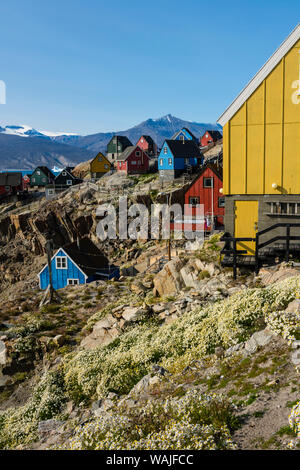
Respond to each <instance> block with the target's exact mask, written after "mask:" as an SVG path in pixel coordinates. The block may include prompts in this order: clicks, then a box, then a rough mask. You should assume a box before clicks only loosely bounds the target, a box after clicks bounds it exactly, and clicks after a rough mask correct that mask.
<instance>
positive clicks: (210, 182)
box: [203, 178, 214, 188]
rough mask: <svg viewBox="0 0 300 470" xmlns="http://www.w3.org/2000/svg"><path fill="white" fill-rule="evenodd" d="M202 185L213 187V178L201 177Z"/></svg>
mask: <svg viewBox="0 0 300 470" xmlns="http://www.w3.org/2000/svg"><path fill="white" fill-rule="evenodd" d="M203 187H204V188H213V187H214V179H213V178H204V179H203Z"/></svg>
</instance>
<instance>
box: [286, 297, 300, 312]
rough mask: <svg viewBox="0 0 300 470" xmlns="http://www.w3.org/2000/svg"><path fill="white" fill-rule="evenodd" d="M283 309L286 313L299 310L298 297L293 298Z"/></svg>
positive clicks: (299, 300) (299, 302)
mask: <svg viewBox="0 0 300 470" xmlns="http://www.w3.org/2000/svg"><path fill="white" fill-rule="evenodd" d="M285 311H286V312H288V313H297V312H300V299H295V300H293V302H290V303H289V304H288V306H287V308H286V309H285Z"/></svg>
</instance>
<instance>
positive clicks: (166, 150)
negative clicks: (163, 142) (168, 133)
mask: <svg viewBox="0 0 300 470" xmlns="http://www.w3.org/2000/svg"><path fill="white" fill-rule="evenodd" d="M167 153H168V147H164V154H165V155H166V154H167Z"/></svg>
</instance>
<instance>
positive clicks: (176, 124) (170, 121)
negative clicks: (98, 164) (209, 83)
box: [0, 114, 222, 170]
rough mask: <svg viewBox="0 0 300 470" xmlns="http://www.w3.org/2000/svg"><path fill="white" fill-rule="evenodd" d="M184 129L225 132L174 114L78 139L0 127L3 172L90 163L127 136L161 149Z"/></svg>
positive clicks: (27, 127)
mask: <svg viewBox="0 0 300 470" xmlns="http://www.w3.org/2000/svg"><path fill="white" fill-rule="evenodd" d="M182 127H187V128H188V129H190V130H191V131H192V132H193V134H194V135H195V136H196V137H198V138H199V137H200V136H202V135H203V134H204V132H205V131H206V130H207V129H218V130H221V131H222V128H221V127H220V126H219V125H217V124H207V123H197V122H190V121H184V120H182V119H179V118H176V117H174V116H172V115H171V114H168V115H166V116H163V117H161V118H159V119H148V120H147V121H144V122H142V123H141V124H138V125H137V126H134V127H132V128H131V129H127V130H125V131H119V132H105V133H104V132H100V133H97V134H92V135H86V136H81V135H76V134H69V133H54V132H48V131H40V130H36V129H33V128H31V127H29V126H5V127H1V126H0V170H1V169H9V168H28V169H33V168H35V167H36V166H38V165H46V166H48V167H51V168H52V166H53V165H58V166H66V165H75V164H77V163H79V162H82V161H86V160H89V159H90V158H92V157H93V156H95V155H96V154H97V152H100V151H101V152H105V150H106V146H107V144H108V142H109V141H110V139H111V138H112V137H113V136H114V135H116V134H119V135H125V136H127V137H128V138H129V139H130V140H131V142H132V143H133V144H135V143H136V142H137V141H138V139H139V138H140V136H141V135H142V134H145V135H150V136H151V137H152V138H153V139H154V140H155V142H156V143H157V144H158V146H161V145H162V144H163V142H164V140H165V139H168V138H171V137H172V136H173V135H174V134H175V132H177V131H179V130H180V129H181V128H182Z"/></svg>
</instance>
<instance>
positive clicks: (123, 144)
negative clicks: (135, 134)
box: [106, 135, 132, 163]
mask: <svg viewBox="0 0 300 470" xmlns="http://www.w3.org/2000/svg"><path fill="white" fill-rule="evenodd" d="M131 146H132V143H131V142H130V140H129V139H128V138H127V137H125V136H124V135H115V136H114V137H112V139H111V140H110V141H109V142H108V144H107V152H106V158H107V159H108V160H109V161H110V163H112V162H115V161H116V160H117V159H118V156H119V155H121V153H123V152H124V150H125V149H127V147H131Z"/></svg>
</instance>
